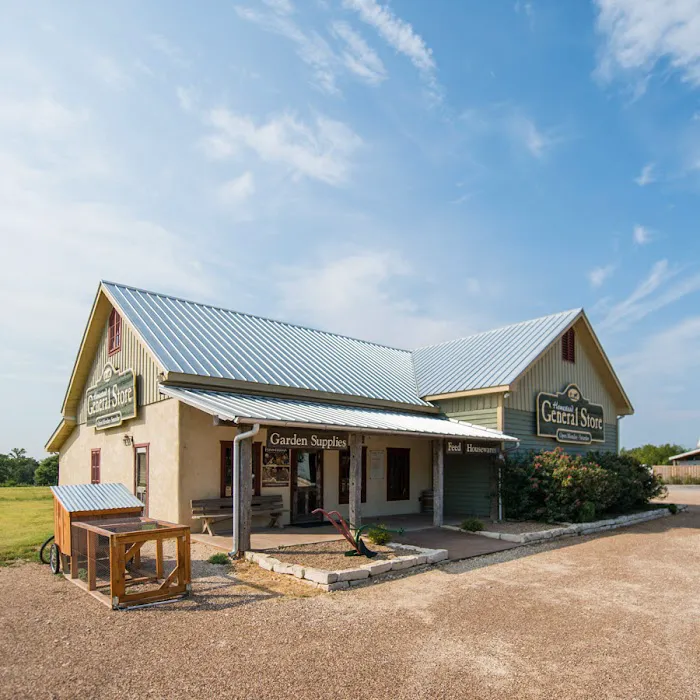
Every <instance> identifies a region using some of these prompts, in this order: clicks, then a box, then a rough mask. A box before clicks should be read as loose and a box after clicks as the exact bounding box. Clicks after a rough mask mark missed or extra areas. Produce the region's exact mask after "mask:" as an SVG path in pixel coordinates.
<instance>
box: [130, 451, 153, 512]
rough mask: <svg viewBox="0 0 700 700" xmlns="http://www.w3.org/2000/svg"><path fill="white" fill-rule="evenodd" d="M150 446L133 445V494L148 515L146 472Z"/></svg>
mask: <svg viewBox="0 0 700 700" xmlns="http://www.w3.org/2000/svg"><path fill="white" fill-rule="evenodd" d="M149 452H150V445H148V444H143V445H134V493H135V494H136V498H138V499H139V501H141V503H143V514H144V515H148V470H149Z"/></svg>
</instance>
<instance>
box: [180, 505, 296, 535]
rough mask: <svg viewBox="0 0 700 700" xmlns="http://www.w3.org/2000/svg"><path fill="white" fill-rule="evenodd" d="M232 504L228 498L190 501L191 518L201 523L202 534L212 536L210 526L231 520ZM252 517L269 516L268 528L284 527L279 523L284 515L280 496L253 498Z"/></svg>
mask: <svg viewBox="0 0 700 700" xmlns="http://www.w3.org/2000/svg"><path fill="white" fill-rule="evenodd" d="M232 505H233V504H232V502H231V499H230V498H200V499H198V500H193V501H190V506H191V507H192V518H194V519H195V520H201V521H202V532H208V533H209V534H210V535H212V536H213V535H214V532H213V531H212V529H211V526H212V525H213V524H214V523H215V522H218V521H219V520H231V521H232V520H233V513H232V512H231V508H232ZM251 510H252V514H253V515H269V516H270V524H269V526H268V527H280V528H281V527H284V526H283V525H282V523H281V522H280V518H281V517H282V514H283V513H286V512H287V510H285V508H284V505H283V503H282V496H279V495H278V496H253V500H252V508H251Z"/></svg>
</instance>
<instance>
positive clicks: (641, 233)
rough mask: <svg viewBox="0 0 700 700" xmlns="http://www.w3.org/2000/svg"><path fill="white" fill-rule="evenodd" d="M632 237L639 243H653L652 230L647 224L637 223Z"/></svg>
mask: <svg viewBox="0 0 700 700" xmlns="http://www.w3.org/2000/svg"><path fill="white" fill-rule="evenodd" d="M632 238H634V242H635V243H636V244H637V245H646V244H647V243H651V232H650V231H649V229H648V228H646V226H641V225H640V224H637V225H636V226H635V227H634V230H633V231H632Z"/></svg>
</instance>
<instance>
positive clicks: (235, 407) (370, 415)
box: [160, 386, 518, 442]
mask: <svg viewBox="0 0 700 700" xmlns="http://www.w3.org/2000/svg"><path fill="white" fill-rule="evenodd" d="M160 391H161V393H162V394H164V395H165V396H170V397H172V398H175V399H178V400H180V401H182V402H183V403H186V404H188V405H190V406H193V407H194V408H198V409H199V410H200V411H204V412H206V413H210V414H211V415H213V416H216V417H218V418H219V419H221V420H225V421H231V422H234V423H242V422H245V423H250V422H256V423H261V424H263V425H276V426H288V427H296V428H302V427H308V428H316V429H333V430H338V429H342V430H348V431H353V430H359V431H362V432H375V433H394V434H406V435H413V436H418V435H423V436H432V437H446V438H467V439H472V440H491V441H496V442H518V440H517V438H514V437H510V436H509V435H504V434H503V433H501V432H500V431H498V430H491V429H490V428H482V427H481V426H478V425H473V424H471V423H462V422H460V421H456V420H452V419H451V418H448V417H447V416H440V415H434V414H431V415H421V414H419V413H408V412H399V411H384V410H380V409H374V408H361V407H357V406H340V405H338V404H329V403H320V402H315V401H313V402H312V401H299V400H297V399H287V398H277V397H271V396H255V395H252V394H237V393H231V392H224V391H211V390H206V389H190V388H185V387H174V386H161V387H160Z"/></svg>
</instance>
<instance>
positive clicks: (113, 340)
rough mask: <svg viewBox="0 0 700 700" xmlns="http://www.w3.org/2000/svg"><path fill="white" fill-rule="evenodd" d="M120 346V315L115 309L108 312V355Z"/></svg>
mask: <svg viewBox="0 0 700 700" xmlns="http://www.w3.org/2000/svg"><path fill="white" fill-rule="evenodd" d="M121 346H122V317H121V316H120V315H119V314H118V313H117V310H116V309H112V312H111V313H110V314H109V332H108V341H107V347H108V351H109V354H110V355H113V354H114V353H115V352H117V351H118V350H120V349H121Z"/></svg>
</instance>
